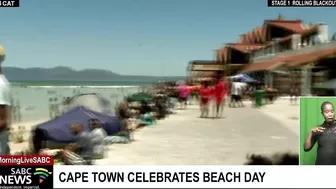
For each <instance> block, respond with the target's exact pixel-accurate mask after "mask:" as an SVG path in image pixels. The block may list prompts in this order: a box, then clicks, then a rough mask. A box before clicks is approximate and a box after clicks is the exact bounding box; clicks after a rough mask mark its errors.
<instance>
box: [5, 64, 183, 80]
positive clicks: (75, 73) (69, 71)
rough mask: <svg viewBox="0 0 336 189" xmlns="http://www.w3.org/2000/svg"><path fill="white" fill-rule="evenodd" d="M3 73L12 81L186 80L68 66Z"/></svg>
mask: <svg viewBox="0 0 336 189" xmlns="http://www.w3.org/2000/svg"><path fill="white" fill-rule="evenodd" d="M3 72H4V74H5V75H6V77H7V79H8V80H10V81H39V80H46V81H88V80H90V81H159V80H165V81H168V80H173V81H176V80H181V79H184V78H185V77H184V76H144V75H121V74H118V73H115V72H113V71H109V70H103V69H83V70H75V69H73V68H70V67H66V66H57V67H53V68H41V67H32V68H19V67H4V68H3Z"/></svg>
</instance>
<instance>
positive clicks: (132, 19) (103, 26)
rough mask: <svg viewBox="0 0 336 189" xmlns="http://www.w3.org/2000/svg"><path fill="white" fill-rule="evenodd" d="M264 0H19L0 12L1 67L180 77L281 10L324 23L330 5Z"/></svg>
mask: <svg viewBox="0 0 336 189" xmlns="http://www.w3.org/2000/svg"><path fill="white" fill-rule="evenodd" d="M266 4H267V2H266V0H253V1H252V0H235V1H229V0H57V1H56V0H55V1H50V0H21V4H20V6H21V7H20V8H1V9H0V18H1V27H0V28H1V30H0V44H1V45H3V46H4V47H5V49H6V53H7V59H6V61H5V62H4V66H17V67H24V68H26V67H55V66H59V65H62V66H69V67H72V68H74V69H84V68H102V69H108V70H111V71H114V72H117V73H120V74H136V75H167V76H177V75H185V73H186V65H187V63H188V62H189V61H190V60H209V59H210V60H211V59H213V58H214V50H215V49H216V48H219V47H221V46H223V45H224V44H225V43H228V42H236V41H237V40H238V35H239V34H242V33H244V32H247V31H250V30H251V29H253V28H254V27H255V26H258V25H261V24H262V23H263V20H264V19H273V18H276V17H277V15H278V14H279V13H281V14H282V15H284V17H285V18H287V19H298V18H301V19H303V20H304V21H305V22H306V23H309V22H314V23H316V22H324V23H328V24H329V31H330V35H331V34H332V33H334V32H336V26H335V25H336V23H335V17H336V11H335V9H334V8H269V7H267V5H266Z"/></svg>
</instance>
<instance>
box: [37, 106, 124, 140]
mask: <svg viewBox="0 0 336 189" xmlns="http://www.w3.org/2000/svg"><path fill="white" fill-rule="evenodd" d="M89 119H98V120H99V121H100V122H101V123H102V127H103V128H104V130H105V131H106V133H107V134H108V135H113V134H116V133H118V132H119V131H120V130H121V121H120V120H119V119H118V118H117V117H115V116H110V115H106V114H103V113H99V112H94V111H91V110H88V109H86V108H84V107H83V106H80V107H76V108H74V109H72V110H70V111H68V112H66V113H64V114H63V115H61V116H59V117H56V118H54V119H52V120H50V121H47V122H45V123H42V124H40V125H38V126H37V127H36V129H35V132H36V131H37V132H39V133H43V139H42V140H45V141H52V142H57V143H71V142H74V141H76V136H75V135H73V134H72V133H71V125H72V124H75V123H78V124H82V125H83V126H84V130H86V131H90V130H91V128H90V127H89V124H88V121H89Z"/></svg>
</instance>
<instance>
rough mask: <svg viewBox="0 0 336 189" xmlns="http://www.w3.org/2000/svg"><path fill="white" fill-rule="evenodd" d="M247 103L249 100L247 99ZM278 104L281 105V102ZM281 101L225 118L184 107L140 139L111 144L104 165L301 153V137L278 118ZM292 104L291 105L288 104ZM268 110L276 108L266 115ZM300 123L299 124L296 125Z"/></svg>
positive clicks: (229, 111)
mask: <svg viewBox="0 0 336 189" xmlns="http://www.w3.org/2000/svg"><path fill="white" fill-rule="evenodd" d="M247 104H248V103H247ZM277 104H279V105H277ZM284 106H285V102H284V101H281V100H279V102H277V103H275V104H274V105H271V106H269V107H268V106H266V107H264V108H262V109H260V110H257V109H253V108H251V107H250V106H249V105H247V107H245V108H226V112H225V116H226V117H225V118H224V119H214V120H213V119H200V118H198V116H199V111H198V106H196V105H192V106H189V108H188V110H180V111H178V113H177V114H176V115H171V116H170V117H169V118H167V119H166V120H163V121H160V122H159V124H158V125H156V126H153V127H148V128H144V129H142V130H139V131H137V132H136V133H135V139H136V141H134V142H132V143H131V144H123V145H121V144H118V145H111V146H109V147H108V149H109V150H108V157H107V158H105V159H102V160H97V161H96V163H97V164H99V165H237V164H238V165H240V164H243V163H244V162H245V157H246V155H247V154H251V153H261V154H272V153H276V152H287V151H289V152H295V153H298V146H299V137H298V135H297V133H295V132H293V131H294V130H295V129H294V128H292V129H290V127H291V126H287V125H286V121H282V122H280V121H279V120H281V119H282V118H280V117H279V118H277V119H275V117H276V111H273V109H276V108H279V110H280V109H281V108H283V107H284ZM288 106H289V105H288ZM267 109H271V110H272V111H271V112H275V115H273V116H270V114H271V113H267V114H265V113H264V112H267ZM297 127H298V124H297Z"/></svg>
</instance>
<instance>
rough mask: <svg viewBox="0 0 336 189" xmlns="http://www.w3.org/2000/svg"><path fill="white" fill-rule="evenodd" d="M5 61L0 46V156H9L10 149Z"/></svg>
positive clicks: (8, 86) (8, 88)
mask: <svg viewBox="0 0 336 189" xmlns="http://www.w3.org/2000/svg"><path fill="white" fill-rule="evenodd" d="M4 59H5V51H4V49H3V47H1V46H0V155H9V154H10V148H9V145H8V142H9V133H10V132H9V131H10V125H9V123H10V116H9V115H10V106H11V104H10V85H9V82H8V80H7V79H6V77H5V75H4V74H3V73H2V67H1V66H2V65H1V63H2V62H3V61H4Z"/></svg>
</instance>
